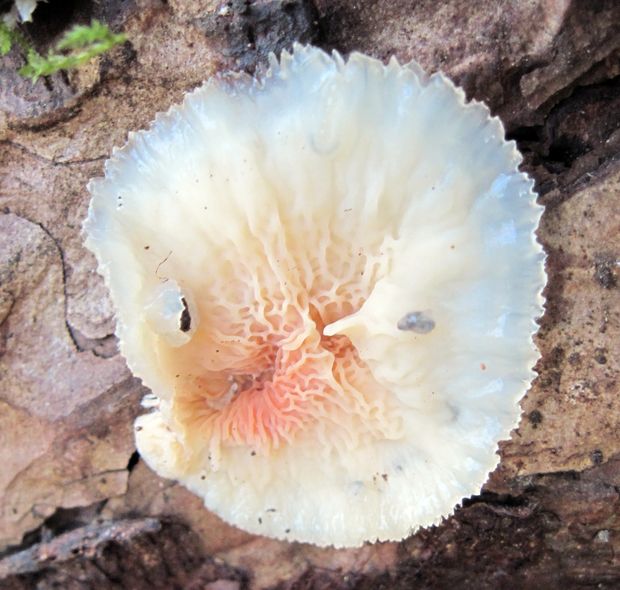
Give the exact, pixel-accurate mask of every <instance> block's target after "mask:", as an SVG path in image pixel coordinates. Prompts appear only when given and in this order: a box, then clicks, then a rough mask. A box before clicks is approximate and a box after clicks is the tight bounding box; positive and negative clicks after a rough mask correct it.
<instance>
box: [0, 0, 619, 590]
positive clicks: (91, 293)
mask: <svg viewBox="0 0 620 590" xmlns="http://www.w3.org/2000/svg"><path fill="white" fill-rule="evenodd" d="M56 4H61V3H55V2H51V3H50V4H49V5H48V6H45V5H43V7H42V8H40V9H38V10H42V11H45V12H44V13H40V14H39V15H38V16H39V18H37V14H36V13H35V24H34V25H33V26H31V27H30V30H29V32H30V33H31V35H32V37H33V39H34V40H35V41H36V43H38V44H39V46H40V47H41V48H45V47H46V46H47V45H48V44H50V43H51V42H53V41H54V39H55V38H57V36H58V35H60V34H62V32H63V31H64V30H65V29H66V28H68V27H69V26H71V25H72V24H74V23H75V22H85V21H88V20H89V19H90V18H92V17H94V18H100V19H102V20H104V21H106V22H108V23H110V24H111V26H113V27H115V28H119V29H123V30H124V31H125V32H126V33H127V34H128V37H129V41H128V42H127V43H126V44H125V45H124V46H123V47H119V48H116V49H115V50H113V51H112V52H111V53H110V54H109V55H106V56H104V57H102V58H100V59H99V60H98V61H95V62H93V63H92V64H90V65H89V66H86V67H84V68H82V69H80V70H79V71H78V72H74V73H70V74H69V75H64V74H58V75H55V76H53V77H51V78H50V79H48V80H40V81H39V82H38V83H37V84H35V85H34V86H33V85H31V84H30V83H29V82H25V81H24V80H22V79H20V77H19V76H18V75H17V74H16V73H15V70H16V68H17V67H19V65H20V63H21V60H22V56H20V55H19V52H18V51H12V52H11V53H10V54H9V55H8V56H6V57H4V58H2V59H0V211H1V213H0V464H1V465H2V468H1V469H0V547H3V548H4V549H3V554H1V555H4V557H3V558H2V559H1V560H0V587H2V588H5V587H6V588H20V589H21V588H34V587H36V588H58V587H61V588H68V589H73V588H80V589H81V588H195V589H198V588H201V589H202V588H209V589H211V590H216V589H220V590H232V589H238V588H368V589H370V588H381V587H383V588H412V587H413V588H418V587H419V588H446V587H456V588H460V587H465V588H504V587H505V588H521V587H523V588H555V587H564V588H590V587H598V588H617V587H619V586H620V557H619V555H620V516H619V515H620V434H619V433H620V395H619V393H620V391H619V390H620V372H619V370H620V354H619V348H620V345H619V342H620V286H619V284H618V275H619V274H620V272H619V271H620V269H619V266H618V261H619V259H620V240H619V238H618V236H619V235H620V159H619V158H618V155H619V154H620V4H619V3H618V2H617V1H615V0H608V1H605V0H592V1H588V2H583V1H579V0H572V1H571V0H534V1H532V2H511V1H508V0H493V1H491V2H484V3H478V2H470V1H469V0H451V1H448V2H444V3H437V2H434V1H433V2H431V1H428V2H426V1H407V2H398V3H397V2H391V1H388V0H385V1H384V0H379V1H376V0H375V1H372V0H316V1H315V2H312V0H257V1H244V0H232V1H230V2H216V1H210V0H204V1H198V0H195V1H192V0H170V1H169V2H166V3H164V2H158V1H156V0H135V1H128V2H126V1H122V0H114V1H110V2H103V3H97V2H92V3H76V4H77V5H79V7H77V8H73V9H68V8H66V7H65V8H64V9H62V10H61V9H59V8H58V6H55V5H56ZM294 40H301V41H303V42H313V43H315V44H317V45H320V46H322V47H324V48H326V49H337V50H339V51H341V52H342V53H348V52H350V51H353V50H362V51H364V52H366V53H369V54H371V55H375V56H377V57H379V58H387V57H388V56H390V55H392V54H394V55H396V56H397V57H398V58H399V59H401V60H403V61H405V60H408V59H411V58H415V59H416V60H417V61H419V62H420V63H421V64H422V65H423V66H424V67H425V68H426V69H427V70H429V71H436V70H439V69H441V70H443V71H445V72H447V73H448V74H449V75H450V76H451V77H452V78H453V79H454V80H455V81H456V82H457V83H459V84H461V85H463V86H464V88H465V89H466V91H467V94H468V96H469V97H470V98H476V99H479V100H485V101H486V102H488V104H489V105H490V107H491V109H492V111H493V112H494V113H496V114H498V115H500V116H501V117H502V119H503V121H504V123H505V125H506V128H507V132H508V135H509V136H510V137H512V138H514V139H516V140H517V142H518V144H519V147H520V149H521V150H522V152H523V153H524V156H525V162H524V169H525V170H527V171H528V172H529V173H530V174H531V175H532V176H533V178H534V179H535V180H536V185H537V189H538V191H539V193H540V201H541V203H543V204H544V205H545V206H546V211H545V214H544V216H543V220H542V225H541V228H540V233H539V238H540V240H541V242H542V243H543V244H544V246H545V249H546V251H547V253H548V261H547V270H548V273H549V285H548V288H547V291H546V296H547V311H546V314H545V316H544V317H543V318H542V320H541V330H540V332H539V335H538V344H539V346H540V349H541V352H542V355H543V356H542V359H541V361H540V362H539V364H538V367H537V369H538V371H539V373H540V376H539V377H538V379H537V380H536V382H535V383H534V386H533V387H532V389H531V391H530V392H529V393H528V394H527V396H526V397H525V399H524V400H523V402H522V407H523V417H522V420H521V424H520V425H519V428H518V429H517V430H516V431H515V432H514V433H513V435H512V437H511V440H510V441H506V442H505V443H503V444H502V446H501V457H502V461H501V463H500V466H499V468H498V469H497V470H496V472H495V473H493V474H492V476H491V478H490V480H489V482H488V484H487V486H486V487H485V490H484V492H483V493H482V494H481V495H480V496H478V497H476V498H473V499H469V500H466V501H465V502H464V506H463V507H462V508H460V509H459V510H457V512H456V514H455V515H454V516H453V517H451V518H449V519H447V520H446V521H445V522H444V523H443V524H442V525H441V526H439V527H436V528H433V529H430V530H426V531H421V532H419V533H417V534H416V535H414V536H412V537H411V538H409V539H407V540H405V541H403V542H402V543H384V544H379V545H374V546H365V547H363V548H361V549H356V550H330V549H317V548H315V547H312V546H308V545H303V544H287V543H283V542H278V541H273V540H269V539H263V538H260V537H255V536H252V535H248V534H246V533H243V532H241V531H238V530H236V529H234V528H233V527H230V526H228V525H226V524H224V523H222V522H221V521H220V520H219V519H218V518H217V517H215V516H214V515H212V514H210V513H208V512H207V511H206V510H205V509H204V508H203V507H202V506H201V502H200V501H199V500H198V499H197V498H195V497H193V496H192V495H191V494H189V493H188V492H187V491H185V490H184V489H183V488H182V487H180V486H178V485H176V484H174V483H173V482H169V481H165V480H162V479H160V478H158V477H157V476H156V475H154V474H153V473H152V472H151V471H150V470H148V468H147V467H146V466H145V465H144V464H143V463H142V462H141V461H140V460H139V458H138V457H137V455H136V454H135V453H134V451H135V448H134V445H133V440H132V434H131V425H132V421H133V419H134V417H135V416H136V415H137V414H138V413H139V411H140V409H139V404H138V401H139V399H140V397H141V395H143V393H144V389H143V387H142V386H141V385H140V383H139V382H137V381H136V380H135V379H134V378H133V377H132V376H131V374H130V373H129V371H128V369H127V368H126V366H125V364H124V361H123V359H122V358H121V357H120V356H119V355H118V353H117V350H116V343H115V339H114V336H113V317H112V310H111V305H110V302H109V300H108V298H107V294H106V291H105V288H104V286H103V284H102V281H101V279H100V277H99V276H98V275H97V274H96V273H95V271H94V268H95V264H94V259H93V258H92V256H91V255H90V254H89V253H88V252H86V251H85V250H84V248H83V246H82V240H81V236H80V225H81V221H82V219H83V218H84V216H85V213H86V208H87V204H88V194H87V192H86V189H85V186H86V183H87V182H88V179H89V178H91V177H93V176H97V175H100V174H101V173H102V166H103V161H104V160H105V158H106V157H107V156H108V155H109V153H110V151H111V149H112V147H113V146H115V145H120V144H122V143H123V141H124V140H125V138H126V134H127V132H128V131H129V130H132V129H138V128H143V127H145V126H147V125H148V123H149V122H150V121H151V120H152V119H153V117H154V115H155V113H157V112H158V111H162V110H166V109H167V108H168V107H169V106H170V105H172V104H173V103H175V102H178V101H179V100H180V99H181V97H182V96H183V93H184V92H186V91H187V90H190V89H192V88H194V87H195V86H197V85H198V84H199V83H200V82H201V81H202V80H203V79H205V78H207V77H208V76H210V75H212V74H213V73H215V72H217V71H219V70H222V69H230V68H234V69H245V70H246V71H250V72H251V71H253V70H255V69H256V68H257V67H262V66H263V65H264V62H265V58H266V55H267V54H268V52H269V51H271V50H274V51H278V50H280V49H281V48H284V47H289V46H290V45H291V44H292V42H293V41H294Z"/></svg>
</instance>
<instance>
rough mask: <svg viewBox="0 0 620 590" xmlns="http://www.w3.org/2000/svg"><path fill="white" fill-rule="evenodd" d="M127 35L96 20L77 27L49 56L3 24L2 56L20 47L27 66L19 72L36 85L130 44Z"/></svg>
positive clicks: (0, 45) (0, 40)
mask: <svg viewBox="0 0 620 590" xmlns="http://www.w3.org/2000/svg"><path fill="white" fill-rule="evenodd" d="M126 39H127V36H126V35H125V34H123V33H113V32H112V31H111V30H110V29H109V28H108V26H107V25H104V24H102V23H101V22H99V21H98V20H93V21H92V22H91V24H90V25H88V26H85V25H76V26H75V27H73V28H72V29H71V30H70V31H69V32H67V33H66V34H65V36H64V37H63V38H62V39H61V40H60V41H59V43H58V44H57V45H56V46H55V47H54V49H53V50H51V51H49V52H48V54H47V55H45V56H43V55H41V54H40V53H39V52H38V51H36V49H34V47H32V46H31V45H30V44H29V43H28V42H27V41H26V39H25V38H24V36H23V35H22V34H21V33H20V32H19V31H18V30H17V29H11V28H9V27H8V26H7V25H6V24H4V23H1V22H0V55H6V54H7V53H8V52H9V51H10V50H11V47H12V46H13V44H17V45H19V46H20V48H21V49H22V51H23V52H24V54H25V56H26V65H24V66H23V67H21V68H20V69H19V73H20V74H21V75H22V76H24V77H26V78H29V79H30V80H32V82H36V81H37V80H38V79H39V78H40V77H41V76H50V75H51V74H54V73H56V72H58V71H60V70H70V69H73V68H76V67H78V66H80V65H82V64H84V63H86V62H88V61H90V60H91V59H92V58H93V57H95V56H97V55H101V54H102V53H105V52H106V51H109V50H110V49H111V48H112V47H114V46H115V45H118V44H120V43H123V42H124V41H126Z"/></svg>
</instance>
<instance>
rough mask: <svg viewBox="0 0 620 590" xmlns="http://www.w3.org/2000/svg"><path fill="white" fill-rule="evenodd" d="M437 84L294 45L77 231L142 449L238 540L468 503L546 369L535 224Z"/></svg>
mask: <svg viewBox="0 0 620 590" xmlns="http://www.w3.org/2000/svg"><path fill="white" fill-rule="evenodd" d="M520 161H521V158H520V156H519V154H518V152H517V150H516V148H515V145H514V143H513V142H506V141H505V140H504V130H503V127H502V125H501V123H500V121H499V120H498V119H496V118H492V117H490V116H489V112H488V110H487V108H486V107H485V106H483V105H482V104H480V103H475V102H473V103H469V104H466V102H465V97H464V93H463V92H462V91H461V90H460V89H457V88H455V87H454V86H453V84H452V83H451V82H450V81H449V80H447V79H446V78H445V77H444V76H443V75H441V74H435V75H433V76H430V77H429V76H427V75H425V74H424V73H423V72H422V70H421V69H420V68H419V67H418V66H417V65H416V64H409V65H406V66H402V65H399V64H398V62H397V61H396V60H395V59H392V60H391V61H390V62H389V64H388V65H383V64H382V63H381V62H379V61H377V60H375V59H371V58H369V57H366V56H364V55H360V54H358V53H354V54H352V55H351V56H350V57H349V58H348V60H346V61H344V60H343V59H342V58H341V57H340V56H339V55H338V54H337V53H334V54H333V55H331V56H330V55H327V54H326V53H324V52H322V51H321V50H319V49H315V48H312V47H301V46H296V47H295V49H294V51H293V53H292V54H289V53H286V52H284V53H283V54H282V56H281V59H280V61H279V62H278V61H277V60H276V59H275V58H273V57H272V59H271V64H270V69H269V71H268V72H267V73H266V75H265V76H263V77H262V78H261V79H258V80H256V79H253V78H250V77H248V76H245V75H227V76H221V77H218V78H214V79H212V80H210V81H208V82H207V83H205V84H204V85H203V86H202V87H201V88H199V89H198V90H196V91H194V92H192V93H190V94H189V95H188V96H187V97H186V99H185V101H184V102H183V104H182V105H181V106H178V107H173V108H172V109H171V110H170V111H169V112H168V113H166V114H164V115H159V116H158V117H157V119H156V120H155V122H154V124H153V126H152V128H151V129H150V130H148V131H146V132H140V133H131V134H130V135H129V140H128V143H127V145H126V146H125V147H124V148H122V149H120V150H115V151H114V154H113V155H112V157H111V159H110V160H109V161H108V162H107V163H106V167H105V178H102V179H97V180H94V181H92V182H91V184H90V191H91V193H92V202H91V206H90V211H89V215H88V219H87V221H86V223H85V230H86V234H87V245H88V247H89V248H90V249H91V250H92V251H93V252H94V253H95V255H96V256H97V259H98V262H99V270H100V272H101V273H102V274H103V276H104V277H105V279H106V282H107V285H108V287H109V288H110V292H111V296H112V299H113V302H114V304H115V307H116V312H117V334H118V336H119V339H120V346H121V350H122V352H123V354H124V355H125V357H126V359H127V362H128V364H129V366H130V367H131V369H132V370H133V372H134V373H135V374H136V375H137V376H139V377H141V378H142V379H143V381H144V383H145V384H146V385H147V386H148V387H150V388H151V390H152V392H153V395H154V396H155V400H156V401H155V402H153V400H152V399H151V400H150V402H149V406H150V408H151V411H150V413H147V414H145V415H143V416H141V417H140V418H138V420H137V422H136V424H137V428H136V438H137V445H138V449H139V451H140V454H141V455H142V457H143V458H144V459H145V460H146V462H147V463H148V464H149V465H150V466H151V467H152V468H153V469H154V470H155V471H157V472H158V473H160V474H161V475H163V476H165V477H169V478H174V479H177V480H179V481H180V482H182V483H183V484H184V485H185V486H187V487H188V488H189V489H190V490H192V491H193V492H194V493H196V494H198V495H199V496H200V497H201V498H203V499H204V502H205V504H206V506H207V507H208V508H209V509H211V510H213V511H214V512H216V513H217V514H218V515H220V516H221V517H222V518H223V519H224V520H226V521H228V522H230V523H232V524H234V525H237V526H239V527H241V528H243V529H245V530H247V531H251V532H254V533H259V534H264V535H268V536H271V537H277V538H281V539H289V540H297V541H307V542H311V543H316V544H318V545H334V546H337V547H340V546H356V545H360V544H361V543H363V542H364V541H374V540H377V539H379V540H387V539H401V538H403V537H405V536H406V535H408V534H409V533H410V532H411V531H415V530H416V529H417V528H419V527H421V526H427V525H431V524H433V523H438V522H439V521H440V520H441V518H442V517H443V516H446V515H448V514H450V513H451V512H452V511H453V510H454V508H455V506H456V505H457V504H458V503H459V502H460V501H461V500H462V498H463V497H467V496H469V495H471V494H474V493H478V492H479V491H480V488H481V486H482V484H483V483H484V482H485V481H486V479H487V476H488V474H489V472H490V471H491V470H493V469H494V467H495V466H496V464H497V462H498V456H497V454H496V450H497V444H498V441H499V440H501V439H503V438H506V437H507V436H508V434H509V432H510V430H511V429H512V428H513V427H514V426H515V425H516V424H517V421H518V419H519V414H520V409H519V400H520V399H521V397H522V396H523V394H524V393H525V391H526V390H527V388H528V386H529V384H530V382H531V380H532V378H533V376H534V373H533V371H532V366H533V365H534V363H535V361H536V359H537V358H538V353H537V350H536V348H535V347H534V345H533V343H532V334H533V333H534V332H535V330H536V324H535V319H536V318H537V317H538V316H540V314H541V313H542V303H543V300H542V297H541V291H542V288H543V286H544V283H545V274H544V269H543V262H544V256H543V252H542V249H541V247H540V245H539V244H538V243H537V242H536V239H535V230H536V227H537V224H538V220H539V218H540V215H541V207H539V206H538V205H537V204H536V201H535V195H534V193H533V192H532V182H531V181H530V180H529V179H528V178H527V176H526V175H525V174H523V173H521V172H519V170H518V165H519V163H520Z"/></svg>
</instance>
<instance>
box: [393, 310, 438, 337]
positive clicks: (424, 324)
mask: <svg viewBox="0 0 620 590" xmlns="http://www.w3.org/2000/svg"><path fill="white" fill-rule="evenodd" d="M397 327H398V329H399V330H405V331H411V332H415V333H416V334H428V333H429V332H430V331H432V330H433V329H434V328H435V322H434V321H433V319H432V318H431V317H430V316H429V315H428V314H426V313H424V312H423V311H412V312H409V313H408V314H406V315H404V316H403V317H402V318H400V320H398V324H397Z"/></svg>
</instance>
